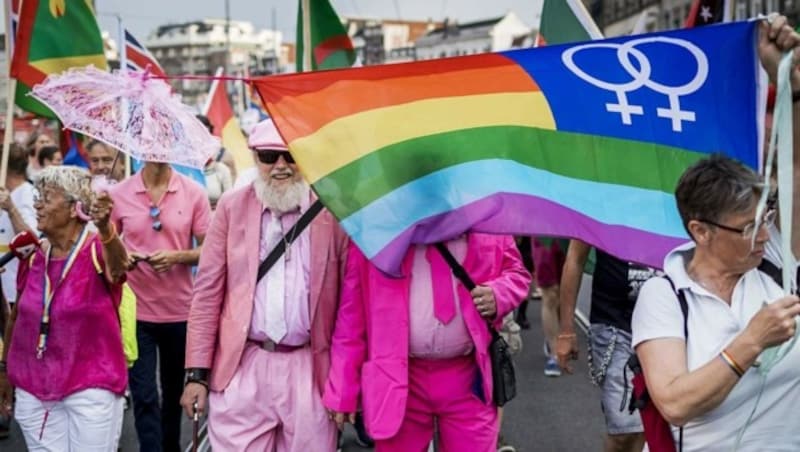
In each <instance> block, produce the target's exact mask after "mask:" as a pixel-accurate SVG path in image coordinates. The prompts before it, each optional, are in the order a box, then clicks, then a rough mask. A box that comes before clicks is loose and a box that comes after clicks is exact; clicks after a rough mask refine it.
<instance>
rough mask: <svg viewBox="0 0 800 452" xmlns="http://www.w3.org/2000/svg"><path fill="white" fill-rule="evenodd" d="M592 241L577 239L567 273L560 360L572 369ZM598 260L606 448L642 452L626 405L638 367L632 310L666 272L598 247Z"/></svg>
mask: <svg viewBox="0 0 800 452" xmlns="http://www.w3.org/2000/svg"><path fill="white" fill-rule="evenodd" d="M590 251H591V246H590V245H588V244H586V243H584V242H582V241H580V240H571V241H570V242H569V248H568V249H567V258H566V263H565V264H564V272H563V275H562V277H561V294H560V296H561V300H560V310H561V312H560V317H561V330H560V331H559V334H558V338H557V341H556V355H557V356H558V365H559V366H561V368H562V369H563V370H565V371H566V372H567V373H572V366H570V365H569V361H570V360H573V359H577V357H578V339H577V335H576V333H575V322H574V319H575V307H576V305H577V301H578V292H579V291H580V287H581V279H582V277H583V269H584V267H585V266H586V261H587V260H588V258H589V253H590ZM596 256H597V261H596V264H595V267H594V275H593V277H592V304H591V309H590V311H589V312H590V317H589V321H590V323H591V326H590V327H589V338H588V339H589V358H588V362H589V375H590V377H591V379H592V383H594V384H595V385H596V386H598V387H600V388H601V390H602V394H601V398H600V407H601V409H602V412H603V415H604V417H605V421H606V439H605V450H606V452H616V451H619V452H640V451H641V450H642V447H643V446H644V435H642V432H643V431H644V429H643V427H642V420H641V417H640V416H639V413H638V412H633V413H631V412H630V411H629V410H628V409H627V407H625V409H623V410H620V409H619V408H620V406H622V405H624V400H625V397H626V393H625V391H626V388H630V387H631V384H632V383H631V379H632V377H633V373H632V372H626V370H625V366H626V365H627V362H628V358H630V356H631V354H632V353H633V349H632V348H631V315H633V307H634V306H635V304H636V297H638V296H639V289H640V288H641V286H642V284H644V282H645V281H647V280H648V279H650V278H652V277H654V276H657V275H659V274H661V272H658V271H656V270H655V269H652V268H649V267H644V266H642V265H637V264H634V263H632V262H627V261H622V260H620V259H617V258H616V257H614V256H611V255H610V254H608V253H605V252H603V251H602V250H599V249H598V250H596Z"/></svg>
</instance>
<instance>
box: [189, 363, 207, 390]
mask: <svg viewBox="0 0 800 452" xmlns="http://www.w3.org/2000/svg"><path fill="white" fill-rule="evenodd" d="M209 373H210V371H209V369H204V368H201V367H191V368H189V369H186V384H189V383H199V384H201V385H203V386H205V387H206V389H208V375H209Z"/></svg>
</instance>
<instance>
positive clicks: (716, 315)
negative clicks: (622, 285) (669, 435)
mask: <svg viewBox="0 0 800 452" xmlns="http://www.w3.org/2000/svg"><path fill="white" fill-rule="evenodd" d="M694 246H695V245H694V243H688V244H686V245H683V246H680V247H678V248H676V249H675V250H673V251H672V252H670V254H669V255H668V256H667V258H666V259H665V261H664V271H665V272H666V274H668V275H669V276H670V278H672V280H673V282H674V283H675V286H676V288H678V289H681V288H683V289H685V291H684V293H685V294H686V301H687V304H688V305H689V316H688V331H689V339H688V343H687V350H686V352H687V360H688V368H689V371H693V370H695V369H697V368H699V367H702V366H703V365H705V364H707V363H708V362H710V361H712V360H714V359H719V358H717V355H718V354H719V353H720V352H721V351H722V350H723V349H724V348H725V347H726V346H727V345H728V344H729V343H730V342H731V341H733V339H734V338H735V337H736V336H738V335H739V334H740V333H741V332H742V331H743V330H744V329H745V327H746V326H747V323H748V322H749V321H750V319H751V318H752V317H753V316H754V315H755V314H756V312H758V310H759V309H760V308H761V306H762V304H763V303H764V302H772V301H775V300H777V299H779V298H781V297H782V296H783V292H782V290H781V288H780V287H779V286H778V285H777V284H776V283H775V282H774V281H773V280H772V279H771V278H770V277H769V276H767V275H766V274H764V273H762V272H760V271H759V270H757V269H753V270H750V271H749V272H747V273H745V274H744V275H742V277H741V279H740V280H739V282H738V283H737V284H736V287H735V288H734V290H733V296H732V300H731V305H730V306H728V304H727V303H726V302H724V301H723V300H722V299H720V298H718V297H717V296H716V295H713V294H711V293H710V292H709V291H707V290H706V289H704V288H703V287H701V286H700V285H699V284H697V283H695V282H694V281H692V280H691V279H690V278H689V276H688V275H687V273H686V263H687V262H688V261H689V260H690V259H691V257H692V255H693V253H694ZM631 326H632V329H633V347H634V348H635V347H636V346H637V345H639V344H641V343H642V342H645V341H648V340H651V339H660V338H680V339H683V338H684V332H683V314H682V313H681V308H680V304H679V303H678V300H677V297H676V296H675V293H674V292H673V290H672V288H671V287H670V285H669V282H667V280H666V279H664V278H653V279H651V280H649V281H647V282H646V283H645V284H644V286H642V290H641V292H640V293H639V298H638V300H637V302H636V307H635V309H634V311H633V319H632V324H631ZM798 342H800V341H798ZM762 381H764V380H763V378H762V377H761V375H760V374H759V373H758V371H757V370H756V369H755V368H749V369H748V370H747V372H746V373H745V375H744V376H743V377H742V378H741V380H740V381H739V382H738V383H737V384H736V386H734V388H733V390H732V391H731V392H730V394H728V397H727V398H726V399H725V400H724V401H723V402H722V404H720V405H719V406H718V407H717V408H715V409H713V410H711V411H709V412H708V413H706V414H704V415H702V416H700V417H698V418H696V419H693V420H692V421H691V422H689V423H688V424H687V425H686V426H685V427H684V440H683V450H684V451H686V452H690V451H732V450H734V446H735V443H736V438H737V436H738V434H739V432H740V430H741V428H742V426H743V425H744V424H745V423H746V421H747V418H748V416H749V415H750V413H751V412H752V411H753V409H754V408H756V411H755V413H754V414H753V418H752V421H751V424H750V425H749V427H748V428H747V430H746V432H745V434H744V436H743V437H742V442H741V444H740V446H739V449H738V450H739V451H787V452H788V451H800V428H798V421H797V416H798V412H799V411H798V409H799V408H800V343H798V344H797V345H796V346H795V347H794V348H793V349H792V350H791V351H790V352H789V353H788V354H787V355H786V356H785V357H784V358H783V360H782V361H780V362H779V363H778V364H777V365H776V366H775V367H774V368H772V370H771V371H770V372H769V374H768V376H767V379H766V386H765V387H764V392H763V394H762V395H761V400H760V401H759V402H758V406H757V407H756V399H757V398H758V393H759V390H760V388H761V385H762ZM677 431H678V429H677V428H674V429H673V434H674V435H675V438H676V439H677Z"/></svg>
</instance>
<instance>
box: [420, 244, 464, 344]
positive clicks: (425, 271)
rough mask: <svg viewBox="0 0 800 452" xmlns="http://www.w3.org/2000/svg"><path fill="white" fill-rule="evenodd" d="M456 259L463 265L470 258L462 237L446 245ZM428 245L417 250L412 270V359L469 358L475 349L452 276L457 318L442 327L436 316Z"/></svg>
mask: <svg viewBox="0 0 800 452" xmlns="http://www.w3.org/2000/svg"><path fill="white" fill-rule="evenodd" d="M447 247H448V248H449V249H450V252H451V253H453V256H454V257H455V258H456V259H457V260H458V261H459V262H461V263H463V262H464V257H465V256H466V255H467V240H466V238H465V237H463V236H462V237H460V238H458V239H455V240H451V241H450V242H448V243H447ZM427 249H428V247H427V246H425V245H416V246H415V247H414V263H413V266H412V270H411V275H412V276H411V287H410V289H409V290H410V296H409V304H410V306H409V324H410V337H409V344H408V345H409V347H408V348H409V355H410V356H411V357H412V358H425V359H447V358H454V357H457V356H464V355H468V354H470V353H471V352H472V350H473V349H474V348H475V346H474V344H473V341H472V337H471V336H470V335H469V331H468V330H467V325H466V324H465V323H464V316H463V315H462V314H461V306H459V303H457V300H458V293H457V292H456V287H457V285H458V284H461V283H460V282H458V280H457V279H456V278H455V277H453V276H452V273H450V280H451V281H452V282H451V284H452V287H453V301H454V304H455V306H456V313H455V317H453V319H452V320H451V321H450V322H449V323H447V325H443V324H442V323H441V322H440V321H439V320H437V319H436V316H435V315H434V312H433V282H432V280H431V265H430V264H429V263H428V260H427V258H426V257H425V252H426V250H427Z"/></svg>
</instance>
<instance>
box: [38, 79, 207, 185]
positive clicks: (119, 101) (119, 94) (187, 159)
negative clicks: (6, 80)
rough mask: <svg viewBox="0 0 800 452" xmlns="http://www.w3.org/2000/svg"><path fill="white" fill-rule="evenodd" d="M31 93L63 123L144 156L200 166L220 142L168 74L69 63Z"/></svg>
mask: <svg viewBox="0 0 800 452" xmlns="http://www.w3.org/2000/svg"><path fill="white" fill-rule="evenodd" d="M31 93H32V95H33V96H34V97H35V98H37V99H38V100H40V101H41V102H42V103H44V104H45V105H47V106H48V107H49V108H50V109H51V110H53V112H54V113H55V114H56V115H58V117H59V119H61V122H63V123H64V127H66V128H68V129H72V130H74V131H76V132H79V133H82V134H84V135H88V136H90V137H92V138H96V139H98V140H101V141H103V142H105V143H108V144H109V145H111V146H114V147H115V148H118V149H120V150H122V151H123V152H126V153H127V154H129V155H130V156H131V157H134V158H137V159H140V160H146V161H154V162H165V163H176V164H179V165H185V166H191V167H194V168H199V169H202V168H203V167H204V166H205V164H206V162H207V161H208V159H209V158H211V156H212V155H214V154H215V153H216V152H217V151H218V150H219V148H220V143H219V139H217V138H216V137H214V136H212V135H211V134H210V133H209V132H208V129H207V128H206V127H205V126H204V125H203V124H202V123H201V122H200V121H198V120H197V118H195V113H194V112H193V111H192V109H191V108H190V107H188V106H186V105H184V104H183V103H181V101H180V98H179V96H178V95H176V94H173V93H172V92H171V89H170V86H169V85H168V84H167V83H166V82H165V81H164V80H162V79H150V78H147V75H142V73H138V72H119V71H114V72H104V71H101V70H98V69H97V68H95V67H93V66H87V67H86V68H81V69H70V70H69V71H66V72H64V73H62V74H54V75H50V76H49V77H47V79H46V80H45V81H44V82H43V83H41V84H39V85H36V86H34V87H33V90H32V92H31Z"/></svg>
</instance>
